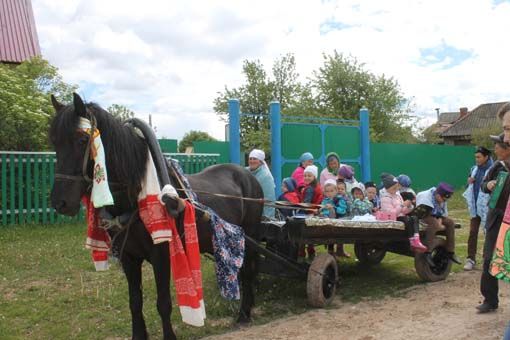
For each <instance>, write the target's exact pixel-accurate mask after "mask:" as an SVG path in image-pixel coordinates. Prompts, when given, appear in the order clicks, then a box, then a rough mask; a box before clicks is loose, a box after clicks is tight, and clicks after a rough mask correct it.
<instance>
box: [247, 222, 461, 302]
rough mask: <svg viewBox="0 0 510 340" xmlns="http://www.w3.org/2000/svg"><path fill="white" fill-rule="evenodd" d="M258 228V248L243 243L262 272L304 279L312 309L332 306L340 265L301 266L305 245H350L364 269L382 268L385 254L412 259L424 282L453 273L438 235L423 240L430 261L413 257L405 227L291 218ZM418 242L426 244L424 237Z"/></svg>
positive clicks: (325, 260) (325, 259) (330, 261)
mask: <svg viewBox="0 0 510 340" xmlns="http://www.w3.org/2000/svg"><path fill="white" fill-rule="evenodd" d="M262 226H263V227H262V230H261V232H262V235H261V236H262V239H263V240H264V242H263V243H262V244H260V243H257V242H255V241H254V240H253V239H251V238H249V237H248V238H247V243H248V245H249V246H252V247H254V248H255V249H256V250H257V253H258V254H259V269H260V271H261V272H263V273H267V274H270V275H275V276H280V277H289V278H297V279H306V280H307V296H308V302H309V303H310V305H312V306H314V307H324V306H326V305H327V304H329V303H330V302H331V301H332V300H333V298H334V296H335V292H336V287H337V284H338V278H339V275H338V264H337V262H336V259H335V258H334V257H333V256H332V255H330V254H327V253H326V254H318V255H317V256H316V257H315V259H314V260H313V261H312V263H310V264H309V263H299V262H298V256H297V254H298V249H299V247H300V246H303V245H306V244H314V245H328V244H337V243H343V244H354V252H355V255H356V257H357V258H358V260H359V262H360V263H362V264H364V265H376V264H378V263H380V262H381V261H382V260H383V259H384V256H385V255H386V252H392V253H397V254H401V255H406V256H411V257H414V265H415V269H416V273H417V274H418V276H419V277H420V278H421V279H423V280H424V281H430V282H432V281H440V280H444V279H445V278H446V277H447V276H448V274H449V273H450V270H451V261H450V260H449V258H448V256H447V252H446V248H445V244H446V241H445V239H444V237H443V236H444V234H443V233H442V232H439V233H438V235H436V237H435V238H434V240H432V242H430V243H429V242H428V241H426V240H425V242H426V243H429V244H430V255H426V254H420V253H414V252H412V251H411V249H410V247H409V240H408V238H407V235H406V232H405V228H404V224H403V223H402V222H399V221H384V222H383V221H353V220H345V219H328V218H319V217H308V218H297V217H294V218H290V219H288V220H287V221H266V222H263V224H262ZM457 227H460V226H457ZM442 234H443V235H442ZM421 236H422V240H424V234H423V232H422V235H421ZM427 256H429V258H428V259H427Z"/></svg>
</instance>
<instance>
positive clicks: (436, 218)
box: [412, 182, 461, 266]
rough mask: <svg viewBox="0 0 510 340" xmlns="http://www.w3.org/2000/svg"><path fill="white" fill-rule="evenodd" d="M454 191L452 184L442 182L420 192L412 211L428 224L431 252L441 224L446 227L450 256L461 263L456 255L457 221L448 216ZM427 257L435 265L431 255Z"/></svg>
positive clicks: (428, 242) (427, 231) (428, 243)
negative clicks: (449, 204) (449, 202)
mask: <svg viewBox="0 0 510 340" xmlns="http://www.w3.org/2000/svg"><path fill="white" fill-rule="evenodd" d="M453 191H454V190H453V187H452V186H451V185H450V184H448V183H444V182H441V183H439V185H438V186H437V187H432V188H430V189H429V190H425V191H422V192H419V193H418V194H417V195H416V208H415V209H414V210H413V212H412V213H413V214H415V215H416V216H418V218H420V220H422V221H423V222H424V223H425V224H426V225H427V229H426V231H425V235H426V240H425V241H426V243H427V245H428V247H429V252H430V250H431V249H430V245H431V243H432V241H433V240H434V238H435V237H436V233H437V232H438V231H439V230H441V229H442V227H441V225H443V226H444V227H445V233H446V251H447V252H448V257H449V258H450V260H451V261H453V262H455V263H457V264H460V263H461V262H460V260H459V258H458V257H457V256H456V255H455V223H454V222H453V220H452V219H450V218H448V206H447V203H446V201H447V200H448V199H449V198H450V197H451V196H452V195H453ZM427 259H428V260H429V264H430V265H432V266H433V265H434V263H433V262H432V260H431V258H430V256H429V257H427Z"/></svg>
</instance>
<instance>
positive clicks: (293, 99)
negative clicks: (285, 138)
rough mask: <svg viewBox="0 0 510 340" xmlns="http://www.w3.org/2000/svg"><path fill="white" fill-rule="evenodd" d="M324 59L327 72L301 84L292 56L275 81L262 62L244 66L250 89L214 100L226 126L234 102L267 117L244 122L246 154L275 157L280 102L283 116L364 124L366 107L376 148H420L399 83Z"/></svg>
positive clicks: (280, 63)
mask: <svg viewBox="0 0 510 340" xmlns="http://www.w3.org/2000/svg"><path fill="white" fill-rule="evenodd" d="M323 57H324V63H323V65H322V67H320V68H319V69H318V70H316V71H314V72H313V75H312V77H311V78H310V79H308V80H307V81H306V82H304V83H301V82H300V81H299V79H298V78H299V75H298V73H297V71H296V61H295V58H294V56H293V55H291V54H287V55H284V56H282V57H280V58H278V59H276V60H275V62H274V64H273V68H272V74H271V76H268V75H267V74H266V71H265V70H264V67H263V65H262V64H261V63H260V61H258V60H256V61H248V60H245V61H244V64H243V74H244V76H245V83H244V84H243V85H241V86H240V87H238V88H234V89H229V88H228V87H226V86H225V89H224V91H223V92H219V93H218V97H217V98H216V99H214V111H215V112H216V113H217V114H218V115H219V116H220V117H221V118H222V119H223V120H225V121H227V120H228V116H227V115H228V114H227V102H228V99H230V98H237V99H239V100H240V103H241V111H242V112H246V113H254V114H262V116H255V117H252V116H248V117H241V148H242V149H244V150H249V149H251V148H254V147H257V148H261V149H263V150H266V152H267V153H269V152H268V151H269V142H270V138H269V120H268V116H267V112H268V106H269V103H270V102H271V101H272V100H275V99H276V100H278V101H280V104H281V110H282V115H283V116H286V115H287V116H308V117H310V116H311V117H327V118H341V119H358V113H359V110H360V109H361V108H362V107H366V108H368V110H369V112H370V136H371V140H372V141H373V142H400V143H416V142H418V139H417V138H416V137H415V136H414V135H413V130H412V123H414V122H415V120H416V119H413V118H412V117H411V116H410V113H411V112H412V111H413V104H412V100H411V99H408V98H405V97H404V95H403V94H402V92H401V90H400V86H399V84H398V82H397V81H396V80H394V79H393V78H389V77H386V76H385V75H375V74H372V73H370V72H368V71H367V70H366V69H365V66H364V64H361V63H359V62H358V61H357V60H356V59H355V58H353V57H344V56H343V55H342V54H339V53H338V52H336V51H335V52H334V53H333V54H332V55H326V54H324V56H323ZM283 119H285V118H283Z"/></svg>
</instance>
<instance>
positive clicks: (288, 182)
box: [278, 177, 300, 217]
mask: <svg viewBox="0 0 510 340" xmlns="http://www.w3.org/2000/svg"><path fill="white" fill-rule="evenodd" d="M296 189H297V183H296V180H295V179H294V178H291V177H287V178H284V179H283V181H282V194H281V195H280V197H278V201H284V202H289V203H299V202H300V199H299V194H298V193H297V191H296ZM278 211H279V212H280V213H281V214H282V215H283V216H284V217H290V216H294V215H295V214H296V211H297V210H296V209H283V208H282V209H278Z"/></svg>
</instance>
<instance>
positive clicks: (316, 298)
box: [306, 254, 338, 307]
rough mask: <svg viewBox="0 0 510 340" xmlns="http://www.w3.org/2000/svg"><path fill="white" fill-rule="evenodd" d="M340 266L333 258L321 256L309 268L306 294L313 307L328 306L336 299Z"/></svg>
mask: <svg viewBox="0 0 510 340" xmlns="http://www.w3.org/2000/svg"><path fill="white" fill-rule="evenodd" d="M337 281H338V266H337V263H336V260H335V258H334V257H333V256H331V255H329V254H320V255H318V256H317V257H315V259H314V260H313V262H312V264H311V265H310V268H308V281H307V282H306V294H307V296H308V303H309V304H310V305H311V306H312V307H324V306H327V305H328V304H329V303H330V302H331V301H333V299H334V297H335V291H336V283H337Z"/></svg>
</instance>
